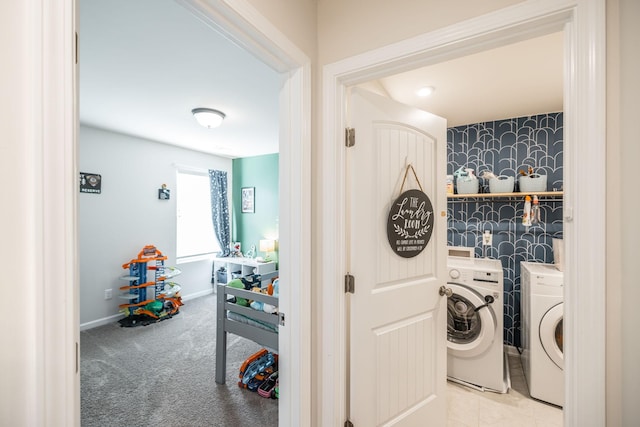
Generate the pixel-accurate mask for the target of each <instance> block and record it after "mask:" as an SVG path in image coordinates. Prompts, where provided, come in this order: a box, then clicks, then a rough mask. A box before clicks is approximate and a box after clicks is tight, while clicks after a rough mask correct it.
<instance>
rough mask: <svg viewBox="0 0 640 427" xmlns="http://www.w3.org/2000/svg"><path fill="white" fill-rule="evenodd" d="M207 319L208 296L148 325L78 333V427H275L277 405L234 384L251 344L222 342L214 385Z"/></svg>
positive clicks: (212, 333)
mask: <svg viewBox="0 0 640 427" xmlns="http://www.w3.org/2000/svg"><path fill="white" fill-rule="evenodd" d="M215 319H216V305H215V295H213V294H212V295H207V296H204V297H201V298H197V299H194V300H189V301H186V302H185V305H184V306H183V307H181V309H180V313H179V314H178V315H176V316H174V317H173V318H171V319H167V320H164V321H161V322H158V323H155V324H151V325H148V326H137V327H134V328H123V327H120V324H119V323H117V322H114V323H113V324H109V325H105V326H101V327H98V328H93V329H89V330H86V331H82V332H81V333H80V351H81V357H80V360H81V363H80V370H81V371H80V384H81V391H80V393H81V414H82V415H81V419H82V426H83V427H93V426H95V427H125V426H127V427H146V426H158V425H164V426H172V427H179V426H184V427H205V426H245V425H260V426H277V425H278V401H277V400H272V399H266V398H263V397H260V396H259V395H258V394H257V393H254V392H250V391H248V390H244V389H240V388H239V387H238V385H237V378H238V368H239V367H240V365H241V363H242V362H243V361H244V360H245V359H246V358H247V357H248V356H250V355H251V354H253V353H255V352H256V351H258V350H259V349H260V346H258V344H255V343H254V342H252V341H249V340H246V339H244V338H240V337H237V336H235V335H229V339H228V351H227V380H226V384H224V385H218V384H216V382H215V380H214V376H215V341H216V328H215Z"/></svg>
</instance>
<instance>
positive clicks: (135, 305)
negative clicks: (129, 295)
mask: <svg viewBox="0 0 640 427" xmlns="http://www.w3.org/2000/svg"><path fill="white" fill-rule="evenodd" d="M154 301H155V300H154V299H148V300H146V301H142V302H138V303H135V304H120V305H119V306H118V307H119V308H130V307H141V306H143V305H147V304H149V303H150V302H154Z"/></svg>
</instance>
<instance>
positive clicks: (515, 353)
mask: <svg viewBox="0 0 640 427" xmlns="http://www.w3.org/2000/svg"><path fill="white" fill-rule="evenodd" d="M504 351H506V352H507V354H508V355H509V356H520V351H518V347H515V346H513V345H505V346H504Z"/></svg>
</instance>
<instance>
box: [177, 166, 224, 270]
mask: <svg viewBox="0 0 640 427" xmlns="http://www.w3.org/2000/svg"><path fill="white" fill-rule="evenodd" d="M176 205H177V213H178V219H177V239H176V256H177V257H178V258H184V257H190V256H198V255H206V254H212V253H214V252H220V243H218V239H217V238H216V235H215V233H214V230H213V222H212V220H211V190H210V183H209V175H208V174H206V173H199V172H192V171H188V172H187V171H178V176H177V183H176Z"/></svg>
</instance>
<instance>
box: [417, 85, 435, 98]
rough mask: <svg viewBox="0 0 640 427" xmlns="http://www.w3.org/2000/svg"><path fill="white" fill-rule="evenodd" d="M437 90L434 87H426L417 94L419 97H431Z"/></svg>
mask: <svg viewBox="0 0 640 427" xmlns="http://www.w3.org/2000/svg"><path fill="white" fill-rule="evenodd" d="M435 90H436V89H435V88H434V87H433V86H425V87H423V88H422V89H420V90H418V92H416V93H417V94H418V96H423V97H424V96H429V95H431V94H432V93H433V92H434V91H435Z"/></svg>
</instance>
